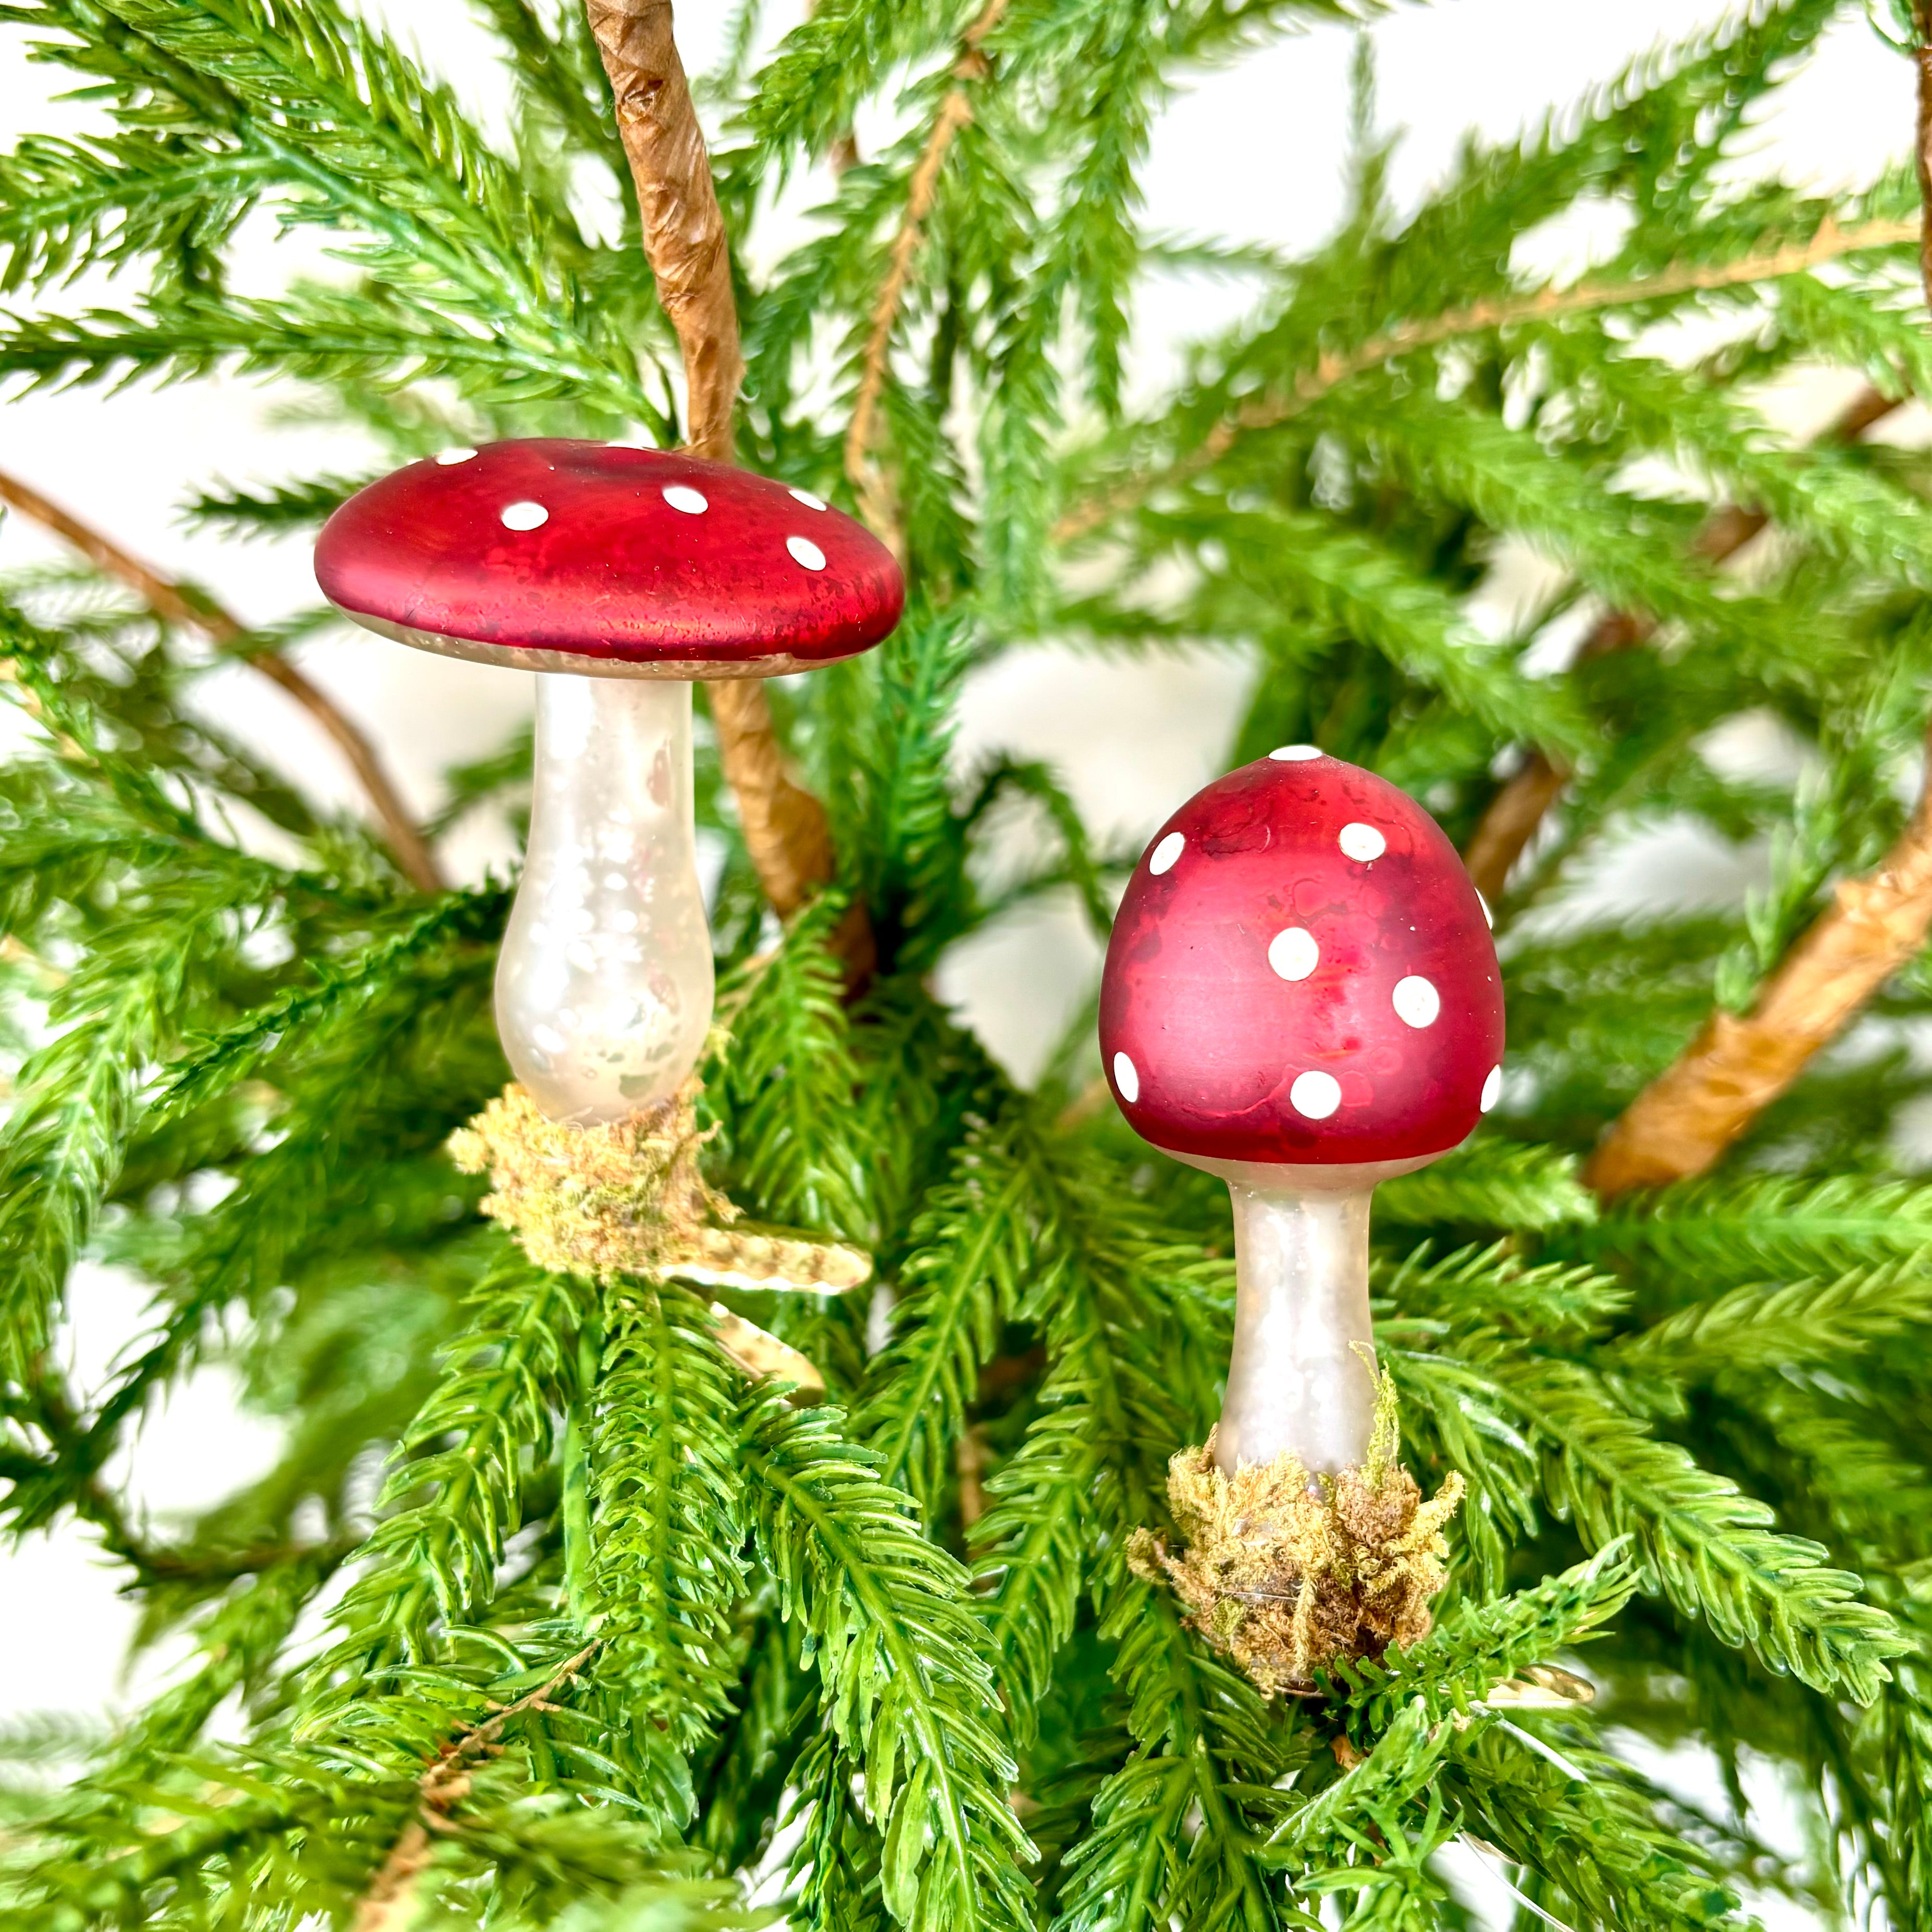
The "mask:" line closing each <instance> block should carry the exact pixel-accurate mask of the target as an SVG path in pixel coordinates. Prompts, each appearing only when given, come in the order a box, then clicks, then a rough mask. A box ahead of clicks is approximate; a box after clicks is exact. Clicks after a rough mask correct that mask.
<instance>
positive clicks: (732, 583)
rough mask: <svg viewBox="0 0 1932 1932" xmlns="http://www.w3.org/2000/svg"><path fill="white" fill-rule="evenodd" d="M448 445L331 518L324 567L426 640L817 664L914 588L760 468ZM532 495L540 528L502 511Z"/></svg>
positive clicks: (572, 448) (565, 447)
mask: <svg viewBox="0 0 1932 1932" xmlns="http://www.w3.org/2000/svg"><path fill="white" fill-rule="evenodd" d="M455 454H457V452H447V453H446V458H443V459H439V458H434V457H432V458H426V459H425V460H423V461H422V462H420V463H411V464H410V465H409V466H407V468H406V469H399V470H398V471H397V472H395V474H394V475H389V476H385V477H384V478H382V480H381V481H380V482H376V483H372V484H370V485H369V487H368V488H367V489H366V490H359V491H358V492H357V493H356V495H355V496H352V497H350V499H349V501H348V502H346V503H344V505H342V507H341V508H340V509H338V511H336V512H335V514H334V515H333V516H332V517H330V518H329V521H328V523H327V524H326V525H325V526H324V527H323V532H322V535H321V538H320V541H318V542H317V545H316V552H315V574H316V579H317V582H318V583H320V584H321V586H322V589H323V595H325V596H326V597H327V598H329V601H330V602H332V604H336V605H337V606H338V607H340V608H341V609H342V610H345V611H347V612H348V613H350V615H351V616H368V617H374V618H377V619H380V620H381V621H382V622H384V623H386V624H389V625H396V626H400V627H402V628H407V629H410V630H414V631H422V632H425V633H427V634H428V637H427V638H426V639H425V641H428V640H434V639H436V638H442V637H448V638H451V639H455V640H464V641H466V642H469V643H474V644H480V645H484V646H494V647H497V648H501V649H513V650H514V649H521V650H541V651H554V652H565V653H568V654H570V655H574V656H580V657H582V658H586V659H589V660H601V661H605V662H609V663H616V664H625V663H628V664H649V663H650V662H652V661H653V660H655V659H658V658H668V659H685V660H692V659H695V660H699V661H710V662H717V663H723V664H742V663H745V662H748V661H753V660H756V659H757V658H764V657H768V656H772V655H780V654H783V655H790V656H792V657H794V658H800V659H803V660H805V661H826V660H829V659H831V658H841V657H845V656H848V655H850V654H851V653H852V652H855V651H860V650H863V649H865V648H866V646H868V645H870V644H873V643H877V641H878V640H879V639H880V638H881V637H884V636H885V635H886V633H887V632H888V631H890V630H891V629H892V626H893V625H895V623H896V622H898V616H899V611H900V609H901V606H902V604H904V598H905V586H904V583H903V581H902V580H901V577H900V575H899V570H898V565H897V564H896V563H895V562H893V560H892V553H890V552H889V550H887V549H886V547H885V546H884V545H883V544H881V543H880V542H879V541H878V540H877V538H875V537H874V536H873V535H871V533H870V532H868V531H867V530H865V529H863V528H862V527H861V526H859V524H858V523H854V522H853V520H852V519H851V518H850V517H847V516H846V515H844V514H843V513H842V512H841V511H838V510H835V509H831V508H825V507H819V508H814V507H813V506H812V503H811V502H810V501H806V500H802V499H801V497H800V496H799V495H797V494H795V493H793V491H792V490H790V489H788V488H787V487H786V486H785V485H784V484H782V483H774V482H773V481H771V479H770V478H768V477H763V476H754V475H752V474H751V472H749V471H748V470H743V469H731V468H729V467H727V466H725V465H724V464H721V463H704V462H700V460H698V459H697V458H695V457H691V456H684V455H678V454H676V453H675V452H664V451H659V450H648V449H629V448H623V447H619V446H613V445H612V444H609V443H584V442H577V441H571V440H565V439H563V438H560V437H556V438H544V439H541V440H529V441H526V442H517V443H493V444H491V445H490V446H488V447H487V448H485V449H481V450H479V451H478V452H475V454H474V455H469V456H468V457H466V458H464V459H463V460H458V461H452V460H447V458H448V456H449V455H455ZM667 490H671V491H673V492H675V493H677V494H678V495H679V496H681V497H682V500H684V501H685V502H686V503H687V504H688V505H691V507H690V508H688V509H679V508H676V507H675V505H674V502H673V501H672V500H670V499H667V496H666V494H665V492H666V491H667ZM692 493H694V494H692ZM699 499H702V502H703V508H701V509H699V508H697V501H698V500H699ZM518 505H537V506H538V508H540V509H541V511H543V512H544V518H543V520H542V521H541V523H540V524H539V525H538V526H537V527H535V528H534V529H517V528H514V527H511V526H506V525H505V522H504V512H505V511H506V510H508V511H511V516H512V522H513V523H514V522H516V521H519V520H521V521H529V520H531V518H532V517H533V516H534V514H535V513H534V512H533V511H529V510H527V509H518V508H516V507H515V506H518ZM788 540H796V541H799V542H802V543H803V544H808V545H810V546H811V550H809V551H808V552H807V556H811V554H813V553H816V554H817V555H819V556H822V557H823V559H824V562H823V568H809V567H808V565H807V563H805V562H801V561H800V560H799V557H798V556H796V555H795V554H794V553H793V551H792V550H790V549H788V548H787V541H788Z"/></svg>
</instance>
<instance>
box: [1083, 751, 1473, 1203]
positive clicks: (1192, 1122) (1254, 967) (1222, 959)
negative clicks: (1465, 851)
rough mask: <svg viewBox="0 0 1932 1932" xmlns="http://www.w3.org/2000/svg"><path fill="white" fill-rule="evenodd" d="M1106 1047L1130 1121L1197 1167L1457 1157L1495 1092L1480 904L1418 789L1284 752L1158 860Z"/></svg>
mask: <svg viewBox="0 0 1932 1932" xmlns="http://www.w3.org/2000/svg"><path fill="white" fill-rule="evenodd" d="M1100 1049H1101V1058H1102V1061H1103V1064H1104V1065H1105V1067H1106V1070H1107V1073H1108V1076H1109V1081H1110V1082H1111V1084H1112V1088H1113V1091H1114V1094H1115V1097H1116V1099H1117V1100H1118V1101H1119V1102H1120V1103H1121V1109H1122V1111H1123V1112H1124V1113H1125V1115H1126V1116H1127V1120H1128V1121H1129V1123H1130V1124H1131V1125H1132V1126H1133V1128H1134V1129H1135V1130H1136V1132H1137V1133H1140V1134H1141V1135H1142V1136H1144V1137H1145V1139H1148V1140H1149V1141H1151V1142H1153V1143H1154V1145H1156V1146H1157V1147H1161V1148H1166V1149H1168V1150H1169V1151H1171V1152H1173V1153H1176V1154H1181V1155H1183V1156H1184V1157H1189V1158H1193V1159H1199V1160H1210V1161H1215V1162H1223V1163H1260V1164H1265V1165H1269V1166H1328V1165H1343V1164H1357V1163H1361V1164H1369V1163H1385V1162H1391V1161H1394V1162H1405V1163H1416V1162H1418V1161H1420V1160H1426V1159H1429V1158H1431V1157H1433V1156H1435V1155H1436V1154H1444V1153H1446V1152H1448V1150H1449V1149H1450V1148H1453V1147H1454V1146H1455V1145H1457V1143H1458V1142H1460V1141H1462V1140H1463V1139H1465V1138H1466V1137H1467V1136H1468V1135H1469V1133H1470V1131H1471V1130H1472V1129H1473V1128H1474V1127H1475V1124H1476V1123H1477V1121H1478V1119H1479V1118H1481V1115H1484V1114H1485V1113H1487V1112H1488V1111H1489V1110H1490V1108H1492V1107H1493V1106H1495V1105H1496V1101H1497V1099H1498V1098H1499V1095H1500V1094H1501V1091H1502V1074H1501V1064H1502V1052H1503V1000H1502V980H1501V977H1500V974H1499V971H1498V968H1497V965H1496V948H1495V946H1494V944H1493V942H1492V941H1491V939H1490V929H1489V922H1488V919H1487V916H1486V915H1485V911H1484V906H1483V904H1482V901H1481V898H1479V897H1478V894H1477V892H1476V889H1475V886H1473V885H1472V884H1471V883H1470V882H1469V874H1468V873H1467V872H1466V871H1464V869H1463V862H1462V861H1461V859H1459V858H1458V857H1457V854H1456V850H1455V848H1454V847H1453V846H1452V845H1451V844H1450V843H1449V841H1448V838H1446V837H1445V835H1444V834H1443V832H1442V828H1441V827H1440V826H1438V825H1437V824H1436V821H1435V820H1433V818H1431V817H1430V815H1429V814H1428V813H1427V812H1426V811H1424V810H1423V808H1422V807H1421V805H1418V804H1417V803H1416V802H1415V800H1414V799H1412V798H1410V797H1409V796H1408V794H1407V793H1404V792H1402V791H1400V790H1397V788H1396V787H1394V785H1391V784H1388V782H1387V781H1385V780H1384V779H1382V778H1377V777H1376V775H1374V774H1373V772H1366V771H1363V770H1361V769H1359V768H1358V767H1357V766H1354V765H1349V764H1346V763H1343V762H1342V760H1340V759H1337V758H1331V757H1327V756H1325V754H1322V752H1321V751H1319V750H1318V749H1317V748H1315V747H1314V746H1313V745H1288V746H1284V747H1283V748H1282V749H1281V750H1280V751H1275V752H1274V753H1272V754H1270V755H1269V756H1268V757H1265V758H1261V759H1257V760H1256V762H1255V763H1253V764H1251V765H1247V766H1244V767H1243V768H1242V769H1241V770H1240V771H1238V772H1231V773H1229V775H1228V776H1227V777H1226V778H1219V779H1217V780H1216V781H1215V782H1214V784H1211V785H1209V786H1208V787H1207V788H1206V790H1204V791H1202V792H1199V793H1197V794H1196V796H1194V797H1193V798H1192V799H1190V800H1189V801H1188V802H1187V804H1186V805H1184V806H1182V807H1181V809H1180V811H1177V812H1176V813H1175V814H1174V816H1173V817H1172V818H1171V819H1169V820H1168V822H1167V823H1166V824H1165V825H1164V826H1162V827H1161V829H1160V832H1159V833H1158V834H1157V836H1156V838H1154V842H1153V843H1152V844H1151V846H1150V847H1148V855H1147V856H1146V858H1145V859H1144V860H1143V861H1142V863H1141V865H1139V867H1138V868H1136V871H1135V874H1134V876H1133V879H1132V880H1131V881H1130V883H1129V885H1128V887H1127V894H1126V896H1125V898H1124V899H1123V900H1122V901H1121V909H1120V911H1119V913H1118V915H1117V916H1116V918H1115V923H1114V930H1113V935H1112V940H1111V941H1110V943H1109V946H1108V949H1107V964H1106V974H1105V976H1104V977H1103V981H1102V983H1101V994H1100Z"/></svg>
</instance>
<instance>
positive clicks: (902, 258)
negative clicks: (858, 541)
mask: <svg viewBox="0 0 1932 1932" xmlns="http://www.w3.org/2000/svg"><path fill="white" fill-rule="evenodd" d="M1006 10H1007V0H987V4H986V7H984V8H983V10H981V12H980V16H979V17H978V19H977V20H975V21H974V23H973V24H972V25H971V26H970V27H968V28H967V30H966V33H965V38H964V40H962V42H961V49H960V55H959V59H958V60H957V61H956V62H954V64H953V85H952V86H950V88H948V89H947V90H946V93H945V95H944V98H942V99H941V101H940V104H939V112H938V113H937V114H936V115H935V116H934V117H933V122H932V130H931V131H930V132H929V133H928V134H927V136H926V145H925V147H924V148H922V150H921V151H920V154H919V163H918V165H917V166H916V167H915V168H914V169H913V171H912V179H911V181H910V184H908V186H907V191H906V205H905V212H904V214H903V215H901V217H900V218H899V229H898V234H897V235H895V236H894V237H893V238H892V260H891V263H890V265H889V267H888V268H887V269H886V278H885V280H884V281H883V282H881V283H880V285H879V294H878V299H877V301H876V302H874V304H873V305H872V329H871V335H869V336H868V338H867V339H866V343H865V360H864V362H863V363H862V365H861V368H860V373H859V393H858V395H857V397H856V398H855V399H854V401H853V405H852V422H851V426H850V428H848V429H847V431H846V433H845V476H846V480H847V481H848V482H849V483H850V484H851V485H852V487H853V491H854V492H855V493H856V495H857V496H858V499H859V513H860V514H861V515H862V516H863V517H864V518H865V522H866V524H867V526H868V527H869V528H870V529H871V530H872V532H873V533H874V535H877V537H878V538H880V540H881V541H884V542H886V543H889V544H892V545H893V547H895V549H902V548H903V547H904V538H903V536H902V535H901V532H899V530H898V520H897V518H896V517H895V515H894V514H893V511H892V501H891V496H890V493H889V490H888V488H887V486H886V481H885V479H884V478H883V476H882V475H880V472H879V469H878V466H877V464H875V463H874V462H873V461H872V455H871V452H872V437H873V434H874V430H875V428H876V427H877V419H878V409H879V398H880V396H881V395H883V393H884V390H885V386H886V357H887V356H888V354H889V352H890V350H891V348H892V330H893V328H894V326H895V325H896V324H897V323H898V314H899V308H900V305H901V303H903V302H904V300H905V293H906V290H907V287H909V286H910V283H911V281H912V265H913V257H914V256H915V255H916V254H918V252H919V236H920V233H921V231H922V229H924V227H925V226H926V217H927V216H928V215H929V214H931V213H932V204H933V202H934V201H935V199H936V198H937V196H938V192H939V171H940V169H941V168H942V167H943V166H944V165H945V162H946V155H947V150H948V149H949V148H951V146H952V145H953V140H954V139H955V137H956V136H957V135H958V134H959V130H960V129H961V128H962V127H966V126H967V125H968V124H970V123H971V121H972V118H973V101H972V97H971V95H969V94H968V92H967V91H966V88H967V83H968V82H970V81H975V80H984V79H985V78H986V76H987V74H989V73H990V72H991V71H992V69H991V67H990V65H989V63H988V61H987V59H986V55H985V54H984V53H983V52H982V51H981V49H982V47H983V44H984V43H985V41H986V36H987V35H988V34H990V33H991V32H992V31H993V29H994V28H995V27H996V26H998V24H999V21H1000V17H1001V14H1003V13H1005V11H1006Z"/></svg>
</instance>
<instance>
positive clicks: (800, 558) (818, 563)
mask: <svg viewBox="0 0 1932 1932" xmlns="http://www.w3.org/2000/svg"><path fill="white" fill-rule="evenodd" d="M785 548H786V549H787V550H790V553H791V560H792V562H794V563H802V564H803V565H805V568H806V569H807V570H823V568H825V553H824V551H823V550H820V548H819V547H818V546H817V544H815V543H814V542H813V541H812V540H811V538H809V537H787V538H785Z"/></svg>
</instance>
